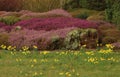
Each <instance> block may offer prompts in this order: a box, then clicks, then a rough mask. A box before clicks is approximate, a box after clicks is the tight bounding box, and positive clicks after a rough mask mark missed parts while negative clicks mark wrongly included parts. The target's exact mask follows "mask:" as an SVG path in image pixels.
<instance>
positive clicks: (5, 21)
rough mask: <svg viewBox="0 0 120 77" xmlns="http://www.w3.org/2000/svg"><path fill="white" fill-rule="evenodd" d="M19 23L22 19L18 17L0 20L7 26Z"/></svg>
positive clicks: (7, 17)
mask: <svg viewBox="0 0 120 77" xmlns="http://www.w3.org/2000/svg"><path fill="white" fill-rule="evenodd" d="M18 21H20V19H19V18H18V17H15V16H6V17H2V18H0V22H3V23H5V24H7V25H13V24H15V23H16V22H18Z"/></svg>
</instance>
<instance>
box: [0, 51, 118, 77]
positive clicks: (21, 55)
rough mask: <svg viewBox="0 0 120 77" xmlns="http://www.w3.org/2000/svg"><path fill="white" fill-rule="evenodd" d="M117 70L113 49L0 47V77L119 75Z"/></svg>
mask: <svg viewBox="0 0 120 77" xmlns="http://www.w3.org/2000/svg"><path fill="white" fill-rule="evenodd" d="M92 59H93V60H92ZM103 59H104V60H103ZM88 61H89V62H88ZM119 72H120V53H117V52H116V53H107V54H104V53H98V52H91V53H85V52H80V51H76V52H75V51H69V52H68V51H67V52H65V51H64V52H63V51H61V52H60V51H59V52H57V51H56V52H41V53H40V52H37V51H36V52H31V53H30V52H11V51H3V50H0V77H120V73H119Z"/></svg>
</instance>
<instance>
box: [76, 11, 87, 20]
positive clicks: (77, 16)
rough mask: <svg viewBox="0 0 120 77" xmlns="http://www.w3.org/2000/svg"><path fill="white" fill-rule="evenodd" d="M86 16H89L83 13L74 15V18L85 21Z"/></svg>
mask: <svg viewBox="0 0 120 77" xmlns="http://www.w3.org/2000/svg"><path fill="white" fill-rule="evenodd" d="M88 16H89V14H88V13H87V12H83V13H81V14H78V15H76V16H75V17H76V18H80V19H87V18H88Z"/></svg>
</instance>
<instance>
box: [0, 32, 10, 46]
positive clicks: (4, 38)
mask: <svg viewBox="0 0 120 77" xmlns="http://www.w3.org/2000/svg"><path fill="white" fill-rule="evenodd" d="M8 38H9V35H8V34H7V33H5V32H4V33H0V46H1V45H6V46H8V45H9V42H8Z"/></svg>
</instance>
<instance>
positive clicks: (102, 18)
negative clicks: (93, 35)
mask: <svg viewBox="0 0 120 77" xmlns="http://www.w3.org/2000/svg"><path fill="white" fill-rule="evenodd" d="M87 20H105V16H99V15H92V16H89V17H88V18H87Z"/></svg>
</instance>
